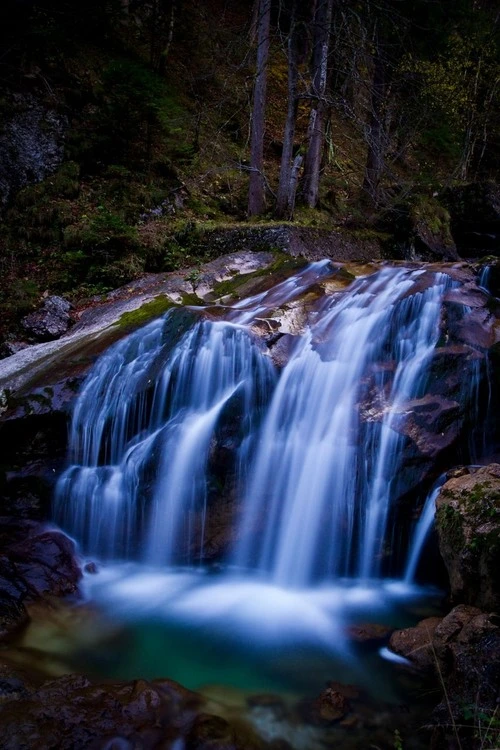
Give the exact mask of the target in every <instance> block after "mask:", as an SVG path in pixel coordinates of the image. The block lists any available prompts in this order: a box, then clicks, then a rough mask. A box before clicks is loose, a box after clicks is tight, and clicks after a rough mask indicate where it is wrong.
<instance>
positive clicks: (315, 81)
mask: <svg viewBox="0 0 500 750" xmlns="http://www.w3.org/2000/svg"><path fill="white" fill-rule="evenodd" d="M332 9H333V0H318V2H317V5H316V12H315V15H314V46H313V60H312V86H311V98H312V104H311V114H310V116H309V128H308V133H307V140H308V146H307V153H306V157H305V161H304V178H303V187H302V193H303V198H304V202H305V203H306V205H308V206H310V207H311V208H314V207H315V206H316V205H317V203H318V196H319V176H320V170H321V156H322V152H323V145H324V141H325V115H326V112H327V109H328V102H327V100H326V84H327V80H328V52H329V45H330V32H331V22H332Z"/></svg>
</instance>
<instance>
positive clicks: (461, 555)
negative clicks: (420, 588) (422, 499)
mask: <svg viewBox="0 0 500 750" xmlns="http://www.w3.org/2000/svg"><path fill="white" fill-rule="evenodd" d="M436 508H437V512H436V526H437V531H438V535H439V547H440V551H441V556H442V558H443V560H444V563H445V565H446V568H447V571H448V576H449V579H450V586H451V596H452V599H453V601H455V602H465V603H467V604H472V605H475V606H478V607H481V608H482V609H486V610H493V611H495V610H496V611H498V610H499V609H500V464H490V465H489V466H484V467H481V468H480V469H475V470H474V469H471V470H470V472H469V473H467V474H464V475H462V476H458V477H452V478H451V479H449V480H448V481H447V482H446V483H445V484H444V485H443V487H442V488H441V491H440V494H439V497H438V499H437V501H436Z"/></svg>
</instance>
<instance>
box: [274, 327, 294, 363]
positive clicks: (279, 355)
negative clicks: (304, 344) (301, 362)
mask: <svg viewBox="0 0 500 750" xmlns="http://www.w3.org/2000/svg"><path fill="white" fill-rule="evenodd" d="M297 341H298V339H297V336H292V335H290V334H284V335H283V336H281V337H280V338H279V339H278V341H277V342H276V343H275V344H273V345H272V346H271V349H270V353H271V359H272V360H273V362H274V364H275V365H276V367H278V368H280V369H281V368H283V367H285V365H286V364H287V363H288V361H289V359H290V357H291V355H292V352H293V349H294V347H295V346H296V344H297Z"/></svg>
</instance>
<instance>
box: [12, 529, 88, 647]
mask: <svg viewBox="0 0 500 750" xmlns="http://www.w3.org/2000/svg"><path fill="white" fill-rule="evenodd" d="M0 524H1V532H0V640H2V639H5V638H8V637H9V636H11V635H12V634H13V633H15V632H16V631H17V630H19V629H20V628H22V627H24V626H25V625H26V624H27V622H28V620H29V617H28V614H27V611H26V609H25V604H27V603H29V602H34V601H36V600H37V599H39V598H41V597H47V596H56V597H57V596H66V595H68V594H74V593H75V591H76V590H77V587H78V582H79V580H80V578H81V575H82V574H81V570H80V567H79V565H78V563H77V561H76V557H75V545H74V542H73V541H72V540H71V539H69V538H68V537H67V536H65V534H63V533H62V532H61V531H55V530H49V529H46V528H45V527H44V526H43V524H41V523H37V522H35V521H29V520H20V519H15V520H13V519H9V518H1V519H0Z"/></svg>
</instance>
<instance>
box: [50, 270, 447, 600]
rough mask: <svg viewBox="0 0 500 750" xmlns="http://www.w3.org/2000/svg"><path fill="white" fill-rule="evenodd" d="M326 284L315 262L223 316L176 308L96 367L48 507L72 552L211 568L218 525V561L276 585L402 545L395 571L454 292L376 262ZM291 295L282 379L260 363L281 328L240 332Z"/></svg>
mask: <svg viewBox="0 0 500 750" xmlns="http://www.w3.org/2000/svg"><path fill="white" fill-rule="evenodd" d="M328 278H330V279H334V278H335V269H333V268H332V266H331V265H330V264H329V263H328V262H327V261H324V262H321V263H317V264H312V265H311V266H309V267H308V268H307V269H305V270H303V271H302V272H300V273H298V274H297V275H296V276H293V277H291V278H289V279H287V280H286V281H285V282H282V283H281V284H279V285H277V286H275V287H274V288H273V289H271V290H270V291H267V292H264V293H262V294H258V295H256V296H254V297H249V298H247V299H246V300H242V301H241V302H239V303H238V304H237V305H235V306H232V307H229V308H228V307H225V308H222V307H221V313H222V317H224V318H225V319H224V320H222V319H217V320H215V321H214V320H209V319H204V317H203V316H204V313H203V311H200V310H198V311H197V312H196V314H195V313H194V312H193V313H189V315H188V317H189V316H191V318H190V321H189V327H187V326H186V325H185V322H186V321H185V318H186V315H187V313H186V311H183V310H173V311H170V312H169V313H168V314H167V315H166V316H164V317H163V318H160V319H159V320H156V321H154V322H152V323H150V324H149V325H147V326H145V327H144V328H142V329H141V330H139V331H137V332H136V333H133V334H131V335H130V336H128V337H127V338H125V339H123V340H122V341H120V342H119V343H117V344H115V345H114V346H112V347H111V348H110V349H109V350H108V351H107V352H106V353H105V354H104V355H102V357H101V358H100V359H99V360H98V361H97V363H96V364H95V366H94V368H93V370H92V371H91V372H90V374H89V375H88V377H87V380H86V382H85V383H84V385H83V387H82V390H81V392H80V394H79V396H78V399H77V402H76V406H75V409H74V414H73V419H72V425H71V434H70V460H69V465H68V468H67V469H66V471H65V472H64V474H63V475H62V476H61V478H60V480H59V483H58V487H57V497H56V508H55V513H56V518H57V520H58V522H59V523H61V525H62V526H63V527H64V528H66V529H68V530H69V531H70V532H71V533H72V534H73V535H74V536H75V537H76V538H77V539H78V541H79V542H80V543H81V544H82V547H83V549H84V550H85V551H86V552H88V553H91V554H95V555H98V556H100V557H101V558H107V559H109V560H123V559H130V560H141V561H144V562H147V563H150V564H153V565H167V566H171V565H174V564H176V563H178V562H182V563H183V564H195V563H197V562H200V561H202V560H204V559H208V558H209V557H210V555H208V554H207V549H206V546H207V545H206V539H207V528H208V527H209V526H210V524H211V523H212V519H213V517H214V516H215V517H216V518H218V517H220V516H223V515H224V514H226V516H227V517H228V518H229V522H228V527H229V532H228V528H226V529H225V532H224V533H225V539H226V541H225V543H224V545H222V547H221V549H222V550H223V551H222V553H221V554H219V557H218V558H217V559H223V560H224V561H225V562H227V563H228V564H229V565H230V567H231V569H232V570H235V569H240V570H245V571H255V572H258V573H259V575H264V576H265V577H266V579H267V580H270V581H271V582H272V583H273V585H277V586H282V587H286V588H297V589H300V588H304V587H307V586H310V585H312V584H315V583H321V582H325V581H330V580H332V579H335V578H336V579H342V578H346V577H348V578H356V579H362V580H365V581H366V580H370V579H371V580H373V579H379V578H380V577H382V576H383V575H386V574H387V573H388V572H390V573H393V572H394V570H396V569H398V571H397V572H399V573H401V572H402V568H403V559H402V558H403V556H404V551H403V553H402V554H400V555H399V560H398V561H397V563H396V564H395V563H394V560H393V559H392V558H391V554H392V553H393V550H397V549H398V544H397V541H398V540H397V536H398V535H397V533H396V532H395V527H394V508H395V507H396V506H397V503H398V500H399V499H400V498H401V497H402V496H403V495H404V494H405V492H407V490H408V487H407V479H406V477H407V474H405V471H406V468H405V466H404V465H403V446H404V443H405V440H406V441H407V440H408V435H407V434H406V433H405V429H404V425H405V423H406V422H405V420H406V419H407V416H408V414H410V413H412V410H414V409H415V408H417V406H418V404H419V403H420V402H419V400H420V401H422V397H423V396H424V395H425V393H426V388H427V386H428V383H429V378H430V377H431V375H430V373H431V365H432V362H433V358H434V355H435V351H436V347H437V345H438V342H439V341H440V337H441V339H442V338H443V336H442V333H443V327H442V322H443V321H442V308H443V302H444V301H445V299H446V296H447V295H448V294H449V293H450V292H451V291H453V289H454V287H456V286H457V285H458V282H455V281H452V279H451V277H450V276H449V275H448V274H446V273H444V272H440V271H429V270H424V269H422V268H416V269H407V268H401V267H381V268H380V269H379V270H377V271H376V272H374V273H371V275H368V276H363V277H360V278H358V279H357V280H355V281H354V282H353V283H352V284H350V286H348V287H347V288H345V287H342V285H341V284H339V285H337V286H335V284H333V283H331V286H330V288H329V290H327V293H326V294H322V295H319V294H315V293H313V291H314V289H317V287H315V285H317V283H318V280H319V281H321V280H325V279H328ZM325 289H327V287H325ZM308 290H309V292H308ZM304 294H306V295H307V294H309V296H308V302H307V306H306V313H305V314H304V316H303V318H302V323H301V328H300V330H294V331H293V332H292V333H293V335H289V337H288V343H287V351H288V359H287V361H286V362H285V363H284V364H283V362H280V366H281V368H280V369H278V368H277V367H276V366H275V365H274V363H273V358H272V356H270V353H272V345H273V342H275V341H276V337H278V338H279V336H280V335H281V333H280V332H279V331H278V334H277V336H276V335H275V336H274V339H273V337H272V336H268V337H267V338H266V337H264V338H262V337H259V336H258V335H257V334H256V332H255V331H256V327H255V326H253V322H254V321H255V318H257V317H258V318H263V317H264V318H266V317H267V318H269V317H270V316H272V315H275V317H276V320H279V314H276V313H275V311H276V310H278V311H279V308H280V307H283V306H285V305H286V304H289V303H290V301H293V300H296V301H297V298H298V297H300V296H301V295H302V296H303V295H304ZM181 325H183V326H184V329H183V331H181V332H179V331H178V329H179V327H180V326H181ZM174 329H175V330H176V331H178V332H177V334H176V335H175V336H172V330H174ZM269 330H273V331H276V323H275V325H274V327H272V326H269ZM455 406H456V407H457V408H458V404H455ZM221 498H223V499H222V500H221ZM429 507H431V506H429ZM431 510H432V508H431V509H430V510H429V513H428V514H426V516H425V519H424V521H425V523H424V521H423V522H422V523H423V526H425V528H422V529H420V530H419V534H420V533H421V535H422V539H421V540H420V541H418V543H417V542H416V544H417V548H418V549H420V548H421V547H422V544H423V541H422V540H423V539H424V538H425V535H426V532H427V530H428V528H429V525H430V523H431V515H432V514H431ZM410 546H411V545H410ZM393 556H394V555H393ZM417 558H418V553H417V552H415V555H414V557H413V558H412V560H411V562H410V563H409V567H408V571H407V579H408V578H411V577H412V576H413V574H414V571H415V568H416V565H417ZM398 566H399V568H398Z"/></svg>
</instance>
